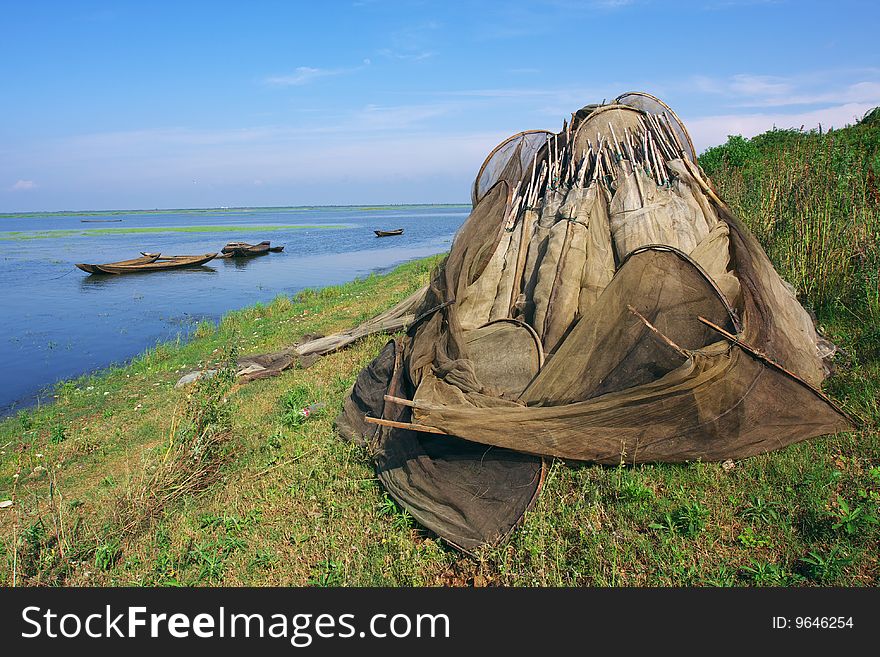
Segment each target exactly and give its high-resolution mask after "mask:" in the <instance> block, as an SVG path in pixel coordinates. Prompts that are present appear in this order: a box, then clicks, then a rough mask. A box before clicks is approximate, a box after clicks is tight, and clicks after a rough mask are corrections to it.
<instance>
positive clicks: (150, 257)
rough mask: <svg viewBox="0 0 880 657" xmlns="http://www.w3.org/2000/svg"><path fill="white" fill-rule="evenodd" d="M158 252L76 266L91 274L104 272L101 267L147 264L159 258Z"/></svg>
mask: <svg viewBox="0 0 880 657" xmlns="http://www.w3.org/2000/svg"><path fill="white" fill-rule="evenodd" d="M159 256H160V254H158V253H144V254H143V255H142V256H141V257H140V258H132V259H131V260H120V261H119V262H109V263H107V264H106V265H89V264H86V263H84V262H78V263H76V266H77V267H79V268H80V269H82V270H83V271H84V272H87V273H89V274H100V273H102V272H101V270H100V269H98V268H99V267H132V266H136V265H146V264H149V263H151V262H155V261H156V260H158V259H159Z"/></svg>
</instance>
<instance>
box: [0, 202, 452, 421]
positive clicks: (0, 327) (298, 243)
mask: <svg viewBox="0 0 880 657" xmlns="http://www.w3.org/2000/svg"><path fill="white" fill-rule="evenodd" d="M469 211H470V206H464V205H462V206H392V207H382V208H366V207H362V208H358V207H315V208H244V209H218V210H178V211H164V210H163V211H154V212H150V211H138V212H114V213H108V212H95V213H49V214H20V215H14V214H13V215H2V216H0V253H2V256H0V286H2V296H3V300H4V303H3V312H2V313H0V336H2V337H0V362H2V363H4V365H5V372H6V374H5V376H3V377H2V379H0V415H8V414H10V413H13V412H15V411H16V410H17V409H19V408H23V407H26V406H29V405H32V404H34V403H35V402H36V401H37V400H38V399H40V398H41V397H44V396H46V395H47V394H49V391H50V389H51V386H52V385H53V384H54V383H56V382H58V381H60V380H63V379H69V378H73V377H76V376H79V375H81V374H85V373H87V372H91V371H94V370H97V369H102V368H105V367H107V366H108V365H111V364H114V363H122V362H125V361H127V360H129V359H131V358H132V357H134V356H136V355H137V354H139V353H140V352H142V351H143V350H144V349H146V348H148V347H152V346H154V345H155V344H156V343H157V342H160V341H165V340H169V339H174V338H175V337H176V336H178V335H182V336H188V335H189V333H190V332H191V331H192V330H193V329H194V328H195V326H196V325H197V324H198V323H199V322H200V321H202V320H205V319H207V320H212V321H217V320H219V318H220V317H221V316H222V315H223V314H225V313H226V312H228V311H230V310H234V309H236V308H242V307H244V306H249V305H252V304H254V303H257V302H267V301H270V300H272V299H273V298H274V297H275V296H277V295H279V294H292V293H295V292H297V291H299V290H302V289H303V288H306V287H321V286H325V285H335V284H339V283H343V282H345V281H349V280H352V279H354V278H356V277H362V276H366V275H368V274H370V273H372V272H377V271H383V270H387V269H389V268H391V267H394V266H395V265H398V264H400V263H402V262H405V261H407V260H411V259H414V258H421V257H425V256H429V255H433V254H435V253H441V252H443V251H446V250H448V249H449V246H450V244H451V241H452V237H453V235H454V233H455V231H456V230H457V229H458V227H459V226H460V225H461V223H462V222H463V221H464V219H465V218H466V217H467V215H468V212H469ZM83 219H85V220H88V221H85V222H84V221H83ZM96 219H97V220H101V221H97V222H96V221H94V220H96ZM108 219H112V220H119V219H121V220H122V221H112V222H108V221H106V220H108ZM394 228H403V229H405V230H404V234H403V235H402V236H398V237H385V238H377V237H376V236H375V235H374V234H373V230H374V229H386V230H389V229H394ZM262 240H271V241H272V244H273V245H282V244H283V245H284V251H283V252H282V253H270V254H268V255H264V256H257V257H253V258H245V259H227V260H212V261H211V262H209V263H208V264H207V265H204V266H201V267H195V268H191V269H180V270H172V271H164V272H153V273H149V274H128V275H122V276H94V275H89V274H86V273H85V272H82V271H80V270H79V269H76V268H75V267H74V263H76V262H87V263H102V262H112V261H116V260H125V259H129V258H135V257H137V256H138V255H139V252H140V251H148V252H162V253H163V254H167V255H180V254H200V253H212V252H215V251H219V250H220V248H221V247H222V246H223V245H224V244H225V243H226V242H229V241H245V242H251V243H256V242H260V241H262Z"/></svg>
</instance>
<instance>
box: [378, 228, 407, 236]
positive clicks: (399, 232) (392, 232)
mask: <svg viewBox="0 0 880 657" xmlns="http://www.w3.org/2000/svg"><path fill="white" fill-rule="evenodd" d="M373 232H374V233H376V237H391V236H392V235H403V228H395V229H394V230H374V231H373Z"/></svg>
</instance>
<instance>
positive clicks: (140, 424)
mask: <svg viewBox="0 0 880 657" xmlns="http://www.w3.org/2000/svg"><path fill="white" fill-rule="evenodd" d="M869 128H870V125H869V126H864V125H863V126H860V127H857V128H854V129H851V130H854V131H855V132H847V131H843V130H841V131H836V132H835V133H832V135H821V136H820V135H818V134H812V133H803V134H801V133H793V134H788V133H786V135H784V136H781V137H780V135H775V136H774V135H771V136H770V137H766V138H764V139H763V140H761V139H758V140H757V141H755V140H752V141H751V142H750V143H751V145H752V146H755V148H749V149H748V151H749V152H750V153H751V154H750V155H747V156H745V157H743V158H741V159H740V160H736V161H733V160H731V159H730V158H729V157H727V156H725V154H724V153H721V156H720V157H719V158H718V162H719V164H718V166H716V167H715V168H713V165H712V163H711V158H710V161H708V162H704V163H703V165H704V167H705V168H706V169H707V170H710V173H711V175H712V178H713V180H714V182H715V184H716V186H717V187H718V188H719V189H721V190H722V193H723V194H724V195H725V197H726V198H727V199H728V201H729V202H730V204H731V205H732V206H733V207H734V208H735V209H736V211H737V212H738V213H739V214H740V215H741V216H742V217H743V218H744V220H745V221H747V222H748V223H749V225H750V226H752V228H753V230H755V232H756V234H757V235H758V236H759V238H760V239H761V240H762V242H763V244H764V246H765V248H766V249H767V250H768V252H769V253H770V254H771V256H772V257H773V258H774V261H775V262H776V264H777V266H778V267H779V269H780V272H781V273H782V274H783V276H785V277H786V278H788V279H789V280H791V281H792V282H793V283H794V284H795V285H796V287H797V288H798V290H799V293H800V296H801V299H802V301H803V303H804V304H805V305H807V306H808V307H809V308H811V309H812V310H813V311H814V312H815V313H816V315H817V318H818V320H819V323H820V325H821V327H822V328H823V330H824V332H825V333H826V334H827V335H828V336H829V337H830V338H831V339H833V340H834V341H835V342H836V343H837V344H838V345H839V346H840V347H841V348H842V351H841V353H839V354H838V356H837V357H836V359H835V367H836V370H835V372H834V374H833V375H832V376H831V377H830V378H829V379H828V381H827V382H826V391H827V392H828V393H829V394H830V395H831V396H832V397H834V398H835V399H836V400H837V401H838V402H840V403H841V404H843V405H844V406H845V407H846V408H847V409H848V410H849V411H850V412H851V413H853V414H854V415H856V416H857V417H858V418H859V419H860V421H861V423H862V426H861V428H860V429H859V430H858V431H854V432H851V433H843V434H838V435H834V436H824V437H821V438H818V439H815V440H811V441H807V442H804V443H800V444H797V445H792V446H790V447H787V448H785V449H782V450H779V451H777V452H773V453H770V454H764V455H761V456H757V457H753V458H749V459H745V460H743V461H739V462H736V463H728V464H719V463H699V462H697V463H688V464H676V465H671V464H648V465H642V466H637V467H602V466H596V465H592V464H584V463H567V462H562V461H554V462H553V463H552V464H551V466H550V468H549V472H548V475H547V478H546V483H545V487H544V490H543V493H542V495H541V496H540V498H539V500H538V501H537V504H536V506H535V508H534V509H533V510H532V511H530V512H529V513H528V514H527V515H526V517H525V521H524V523H523V525H522V526H521V527H520V528H519V529H518V530H517V531H516V532H515V533H514V534H513V537H512V539H511V541H510V542H509V543H507V544H505V545H502V546H499V547H497V548H490V549H484V550H482V551H481V552H480V553H479V554H478V556H477V557H476V558H471V557H466V556H462V555H461V554H460V553H458V552H456V551H455V550H452V549H450V548H448V547H447V546H445V545H444V544H443V543H442V542H441V541H439V540H437V539H436V537H434V536H432V535H431V534H430V533H428V532H426V531H425V530H423V529H421V528H420V527H419V526H418V525H416V524H415V523H414V522H413V520H412V518H411V517H410V516H409V514H408V513H406V512H405V511H404V510H402V509H401V508H399V507H398V506H397V505H396V504H395V503H394V502H393V500H391V499H390V498H389V497H388V496H387V495H386V494H385V492H384V491H383V489H382V487H381V486H380V485H379V484H378V482H377V480H376V478H375V474H374V472H373V470H372V468H371V467H370V464H369V460H368V457H367V454H366V453H365V452H364V450H362V449H361V448H358V447H356V446H354V445H351V444H349V443H344V442H342V441H340V440H339V438H338V437H337V435H336V433H335V431H334V429H333V418H334V417H335V416H336V414H337V413H338V411H339V409H340V407H341V405H342V400H343V398H344V395H345V393H346V391H347V389H348V387H349V386H350V385H351V383H352V382H353V381H354V378H355V377H356V376H357V373H358V372H359V371H360V370H361V368H362V367H363V366H364V365H365V364H366V363H368V362H369V361H370V359H372V358H373V357H374V356H375V354H376V353H378V351H379V350H380V349H381V347H382V345H383V344H384V343H385V341H386V339H387V336H382V335H377V336H372V337H369V338H366V339H364V340H362V341H360V342H358V343H356V344H354V345H352V346H351V347H350V348H348V349H345V350H342V351H340V352H338V353H334V354H330V355H328V356H326V357H324V358H322V359H320V360H319V361H318V362H317V363H316V364H315V365H314V366H313V367H311V368H309V369H307V370H302V369H294V370H291V371H288V372H285V373H284V374H283V375H281V376H279V377H277V378H274V379H267V380H263V381H254V382H251V383H248V384H246V385H243V386H240V387H239V386H236V385H235V384H234V383H233V381H232V380H231V378H229V377H228V376H225V377H224V376H222V375H218V376H217V377H214V378H212V379H207V380H205V381H204V382H203V383H200V384H198V385H197V386H195V387H194V388H191V389H186V390H177V389H175V388H174V382H175V381H176V380H177V378H178V377H179V376H180V375H181V374H182V373H183V372H185V371H189V370H192V369H194V368H208V367H210V368H219V369H220V371H221V372H223V371H224V369H223V363H225V362H227V361H228V360H229V359H230V358H231V357H232V356H233V355H234V354H235V353H256V352H260V351H268V350H271V349H274V348H277V347H279V346H282V345H288V344H291V343H293V342H295V341H296V340H299V339H302V337H303V336H304V335H306V334H312V335H313V334H316V333H317V334H328V333H330V332H332V331H336V330H339V329H342V328H346V327H351V326H354V325H356V324H357V323H359V322H360V321H362V320H364V319H367V318H369V317H372V316H374V315H375V314H377V313H378V312H379V311H381V310H383V309H385V308H388V307H390V306H391V305H393V304H394V303H396V302H397V301H399V300H400V299H402V298H404V297H405V296H406V295H408V294H409V293H411V292H412V291H413V290H415V289H416V288H417V287H418V286H419V285H421V284H423V283H424V282H425V281H426V280H427V278H428V275H429V271H430V269H431V267H432V266H434V265H435V264H436V262H437V258H433V259H428V260H425V261H417V262H413V263H409V264H407V265H405V266H403V267H401V268H398V269H396V270H395V271H393V272H391V273H390V274H387V275H385V276H374V277H371V278H369V279H366V280H362V281H355V282H353V283H349V284H346V285H343V286H338V287H331V288H326V289H323V290H309V291H306V292H303V293H301V294H299V295H297V296H296V297H293V298H289V297H284V296H282V297H278V298H277V299H276V300H275V301H273V302H272V303H270V304H264V305H257V306H254V307H252V308H247V309H244V310H241V311H238V312H235V313H231V314H230V315H228V316H227V317H226V318H224V320H223V321H222V322H221V323H220V325H219V326H216V327H215V326H213V325H210V324H204V325H201V326H200V327H199V330H198V332H197V337H196V338H195V339H194V340H193V341H191V342H189V343H170V344H161V345H157V346H156V347H155V348H154V349H151V350H149V351H148V352H146V353H145V354H144V355H143V356H141V357H140V358H138V359H136V360H135V361H134V362H133V363H131V364H130V365H129V366H127V367H124V368H117V369H112V370H109V371H107V372H105V373H101V374H98V375H94V376H90V377H84V378H82V379H79V380H76V381H71V382H67V383H65V384H63V385H61V386H59V388H58V399H57V401H56V403H55V404H52V405H49V406H44V407H42V408H40V409H37V410H34V411H27V412H22V413H20V414H19V415H18V416H17V417H13V418H9V419H6V420H4V421H2V422H0V500H2V499H8V498H11V497H12V496H13V494H14V495H15V499H16V503H15V505H14V506H13V507H11V508H10V509H5V510H0V583H4V584H7V585H8V584H11V583H13V578H14V581H15V583H16V584H27V585H35V584H43V585H49V584H51V585H55V584H63V585H95V584H100V585H157V586H178V585H216V584H221V583H222V584H227V585H309V586H339V585H361V586H369V585H404V586H422V585H454V586H459V585H486V584H490V585H493V584H503V585H510V586H536V585H537V586H583V585H596V586H646V585H650V586H876V585H877V584H878V579H880V563H878V555H880V550H878V547H880V522H878V518H880V432H878V427H880V401H878V400H880V349H878V342H880V339H878V328H877V327H878V326H880V317H878V314H877V307H878V305H877V303H876V296H874V295H875V293H876V291H877V287H876V285H877V283H876V278H871V276H875V275H876V263H877V257H878V254H877V244H876V240H872V235H870V234H866V233H865V232H864V230H865V229H866V228H871V227H875V226H876V221H877V214H876V213H877V203H876V196H875V190H876V187H872V185H873V184H874V183H871V182H870V181H871V180H872V178H871V175H872V174H871V171H872V170H873V169H871V168H870V167H873V166H874V164H872V162H874V160H872V159H871V157H872V156H869V155H870V152H873V151H870V148H871V144H874V143H876V142H875V141H872V140H873V139H874V135H875V133H874V132H872V130H873V128H870V129H869ZM856 133H858V134H856ZM832 138H833V140H834V141H833V144H832V145H831V146H829V143H828V142H827V141H826V140H828V139H832ZM780 142H784V143H783V144H782V145H780ZM740 146H741V144H740ZM838 148H840V149H842V150H841V151H840V152H838V151H837V149H838ZM829 153H830V154H829ZM715 154H716V155H718V152H717V151H716V152H715ZM866 154H867V155H866ZM822 158H826V159H822ZM828 158H830V159H828ZM847 158H848V159H847ZM759 160H760V162H759ZM841 161H848V162H850V163H852V162H855V163H863V164H859V165H858V166H863V167H867V168H861V169H859V168H858V167H856V169H855V171H856V172H857V173H852V172H853V168H852V166H855V165H852V166H850V165H847V166H844V165H842V164H841V165H838V164H835V163H836V162H841ZM817 163H818V164H817ZM864 163H867V164H864ZM859 176H861V178H863V179H864V182H862V181H861V179H860V178H859ZM773 189H777V190H778V194H777V197H776V200H773V204H774V205H773V210H772V211H771V210H766V205H767V204H769V203H770V202H771V200H772V199H773V198H774V197H773V196H772V194H771V195H770V196H767V197H765V196H764V194H765V193H769V192H770V190H773ZM860 190H863V191H864V193H861V194H860V193H857V192H859V191H860ZM762 203H764V205H763V206H762ZM762 208H765V210H764V211H763V212H762V210H761V209H762ZM798 208H803V209H802V210H800V211H799V210H798ZM768 217H770V218H772V221H771V222H770V223H769V224H768ZM773 217H775V218H773ZM841 226H843V228H841ZM811 231H812V232H811ZM847 235H848V240H847V239H844V238H845V237H846V236H847ZM874 236H876V233H874ZM801 240H814V241H810V242H808V243H801V242H800V241H801ZM795 241H797V243H796V242H795ZM829 243H831V244H835V245H837V247H835V249H832V250H831V251H830V252H826V253H829V255H828V256H827V257H830V258H834V259H836V260H835V262H833V263H824V262H823V259H822V255H821V254H822V252H821V251H819V250H817V249H819V245H821V244H829ZM800 258H808V259H812V260H810V262H811V263H813V265H811V266H815V267H816V269H815V272H816V275H815V276H814V277H809V276H806V275H805V274H803V273H801V274H799V272H804V269H803V265H802V264H801V263H800V262H799V259H800ZM872 268H873V269H872ZM813 278H816V279H819V280H813ZM315 403H319V404H324V406H323V408H321V409H320V410H319V412H315V413H313V414H311V415H310V416H309V417H308V418H306V417H304V416H303V415H302V414H301V413H300V412H299V411H300V410H301V409H302V408H303V407H305V406H309V405H311V404H315ZM16 474H17V475H18V477H15V475H16ZM13 564H14V567H13Z"/></svg>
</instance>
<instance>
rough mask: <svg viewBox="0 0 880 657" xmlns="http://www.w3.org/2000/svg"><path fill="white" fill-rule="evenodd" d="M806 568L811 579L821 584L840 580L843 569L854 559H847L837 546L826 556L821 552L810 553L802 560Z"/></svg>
mask: <svg viewBox="0 0 880 657" xmlns="http://www.w3.org/2000/svg"><path fill="white" fill-rule="evenodd" d="M801 562H802V563H803V564H804V566H805V567H806V571H807V574H808V576H809V577H810V579H813V580H815V581H817V582H819V583H826V582H829V581H832V580H834V579H836V578H838V577H839V576H840V575H841V574H842V572H843V569H844V568H845V567H846V566H848V565H849V564H850V563H851V562H852V559H850V558H848V557H846V556H845V555H844V554H843V552H842V550H841V548H840V546H838V545H835V546H834V547H833V548H831V550H829V551H828V552H827V553H826V554H822V553H820V552H808V553H807V556H805V557H803V558H802V559H801Z"/></svg>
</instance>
